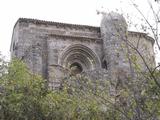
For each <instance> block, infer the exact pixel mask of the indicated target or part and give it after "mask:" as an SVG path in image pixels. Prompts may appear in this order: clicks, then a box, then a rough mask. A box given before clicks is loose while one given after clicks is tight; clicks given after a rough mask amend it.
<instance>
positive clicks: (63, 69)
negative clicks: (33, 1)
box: [10, 12, 155, 87]
mask: <svg viewBox="0 0 160 120" xmlns="http://www.w3.org/2000/svg"><path fill="white" fill-rule="evenodd" d="M153 45H154V39H153V38H151V37H149V36H147V34H145V33H140V32H132V31H128V29H127V23H126V21H125V19H124V17H123V16H122V15H120V14H118V13H115V12H111V13H108V14H104V15H103V18H102V21H101V24H100V27H94V26H87V25H76V24H68V23H59V22H50V21H43V20H36V19H27V18H19V19H18V21H17V22H16V24H15V26H14V29H13V36H12V41H11V47H10V51H11V57H12V58H13V57H17V58H19V59H21V60H23V61H24V62H26V64H27V66H28V68H29V69H30V70H31V71H32V72H34V73H37V74H40V75H42V76H43V77H44V78H45V79H47V80H48V81H49V86H50V87H54V86H55V85H56V84H58V83H59V81H60V80H61V79H62V78H63V77H65V76H66V75H67V74H68V73H71V74H73V75H76V74H84V73H85V74H87V75H88V76H90V77H91V78H93V79H95V78H96V79H104V78H108V77H109V78H113V79H114V78H115V76H117V75H118V74H120V75H121V73H125V74H129V73H130V72H133V71H134V70H133V68H132V65H131V64H132V63H131V62H133V61H136V62H138V63H139V64H140V65H141V68H142V69H144V70H145V65H144V64H143V61H142V60H141V58H140V57H137V58H138V59H132V60H133V61H131V60H130V59H128V57H133V56H132V54H133V53H135V54H136V55H137V53H136V51H135V48H137V50H139V52H140V53H141V54H142V55H143V56H144V58H145V59H146V61H147V63H148V64H149V66H151V67H152V66H155V59H154V51H153ZM137 56H138V55H137Z"/></svg>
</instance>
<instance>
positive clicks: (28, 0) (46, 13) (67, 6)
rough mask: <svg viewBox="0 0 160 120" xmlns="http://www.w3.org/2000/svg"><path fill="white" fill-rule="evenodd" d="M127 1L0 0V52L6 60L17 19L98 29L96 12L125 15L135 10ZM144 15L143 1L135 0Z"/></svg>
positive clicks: (132, 13)
mask: <svg viewBox="0 0 160 120" xmlns="http://www.w3.org/2000/svg"><path fill="white" fill-rule="evenodd" d="M127 1H129V0H0V15H1V17H0V18H1V19H0V51H1V52H2V54H3V55H5V56H7V58H9V56H10V52H9V48H10V43H11V37H12V31H13V27H14V24H15V23H16V21H17V20H18V18H20V17H23V18H35V19H41V20H49V21H55V22H64V23H73V24H84V25H92V26H99V25H100V21H101V15H97V12H96V10H100V11H104V10H105V11H107V12H108V11H116V10H118V12H120V13H126V12H127V13H129V14H130V16H132V17H134V16H135V15H136V14H135V12H134V11H135V9H134V7H133V6H131V5H130V2H127ZM135 1H136V3H137V4H138V5H139V6H140V8H141V10H142V11H143V12H144V13H145V15H147V16H148V12H149V11H148V9H147V7H148V6H147V0H135Z"/></svg>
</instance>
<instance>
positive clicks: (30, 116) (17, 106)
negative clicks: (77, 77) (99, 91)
mask: <svg viewBox="0 0 160 120" xmlns="http://www.w3.org/2000/svg"><path fill="white" fill-rule="evenodd" d="M7 70H8V72H7V73H6V74H4V75H3V76H2V77H1V79H0V86H1V91H0V119H1V120H75V119H76V120H99V119H102V120H103V118H104V115H105V113H104V112H103V111H102V109H101V107H100V106H99V104H98V102H97V101H96V100H94V99H89V98H85V99H84V97H80V96H79V95H78V94H72V95H71V94H70V93H69V92H68V89H67V88H68V87H67V86H66V87H64V89H63V90H61V91H56V90H53V91H50V90H48V89H47V88H46V81H45V80H43V79H42V78H41V77H40V76H38V75H33V74H31V73H30V72H29V71H28V69H27V67H26V65H25V64H24V63H23V62H21V61H19V60H13V61H12V62H11V63H10V64H9V66H8V68H7Z"/></svg>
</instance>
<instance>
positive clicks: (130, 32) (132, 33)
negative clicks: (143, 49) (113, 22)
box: [128, 31, 155, 45]
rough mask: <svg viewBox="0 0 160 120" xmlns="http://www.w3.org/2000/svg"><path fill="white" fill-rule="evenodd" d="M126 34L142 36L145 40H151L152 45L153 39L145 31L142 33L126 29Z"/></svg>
mask: <svg viewBox="0 0 160 120" xmlns="http://www.w3.org/2000/svg"><path fill="white" fill-rule="evenodd" d="M128 35H132V36H135V37H139V36H141V37H144V38H146V39H147V40H149V41H151V43H152V45H153V44H154V42H155V40H154V39H153V38H152V37H150V36H148V35H147V34H146V33H143V32H134V31H128Z"/></svg>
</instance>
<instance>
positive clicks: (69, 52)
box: [59, 44, 100, 71]
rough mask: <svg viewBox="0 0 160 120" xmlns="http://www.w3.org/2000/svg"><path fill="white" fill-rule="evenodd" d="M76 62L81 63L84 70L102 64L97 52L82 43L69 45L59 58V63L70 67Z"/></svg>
mask: <svg viewBox="0 0 160 120" xmlns="http://www.w3.org/2000/svg"><path fill="white" fill-rule="evenodd" d="M75 63H76V64H79V65H80V66H81V67H82V69H83V71H85V70H93V69H95V68H97V67H99V66H100V60H99V58H98V57H97V56H96V54H95V53H94V52H93V51H92V50H91V49H90V48H88V47H86V46H84V45H80V44H75V45H71V46H69V47H68V48H67V49H66V50H65V51H64V52H63V53H62V55H61V57H60V59H59V64H60V65H62V66H63V67H66V68H70V66H72V65H73V64H75Z"/></svg>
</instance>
